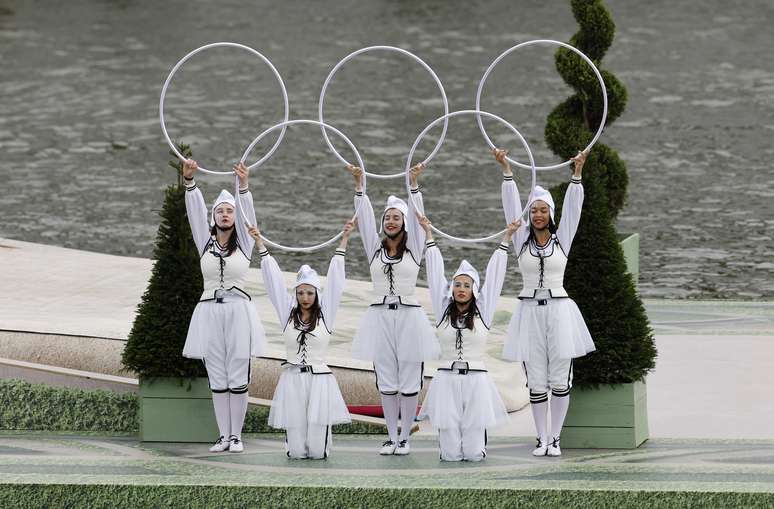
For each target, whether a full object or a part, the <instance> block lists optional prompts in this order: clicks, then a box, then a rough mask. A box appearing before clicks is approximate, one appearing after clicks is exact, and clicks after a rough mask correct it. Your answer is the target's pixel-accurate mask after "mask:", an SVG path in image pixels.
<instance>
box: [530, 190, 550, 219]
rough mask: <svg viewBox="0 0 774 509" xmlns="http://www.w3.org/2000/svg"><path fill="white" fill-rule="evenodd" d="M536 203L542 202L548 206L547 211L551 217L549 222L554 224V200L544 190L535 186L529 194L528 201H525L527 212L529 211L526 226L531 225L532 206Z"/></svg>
mask: <svg viewBox="0 0 774 509" xmlns="http://www.w3.org/2000/svg"><path fill="white" fill-rule="evenodd" d="M536 201H543V202H546V203H547V204H548V211H549V213H550V215H551V221H553V222H554V223H556V220H555V219H554V210H555V206H554V198H553V197H552V196H551V193H549V192H548V191H547V190H545V189H544V188H542V187H540V186H535V189H534V190H533V191H532V192H531V193H530V194H529V199H528V200H527V210H528V211H529V212H528V213H527V218H528V219H529V224H528V226H531V225H532V204H533V203H535V202H536Z"/></svg>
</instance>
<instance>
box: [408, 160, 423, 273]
mask: <svg viewBox="0 0 774 509" xmlns="http://www.w3.org/2000/svg"><path fill="white" fill-rule="evenodd" d="M424 169H425V165H424V164H423V163H419V164H417V165H414V166H413V167H412V168H411V169H410V170H409V183H410V186H409V187H410V188H411V195H410V196H409V202H408V217H407V218H406V235H408V238H407V239H406V245H407V246H408V248H409V251H411V252H412V253H413V254H414V257H415V258H416V259H417V261H419V260H421V259H422V252H423V251H424V249H425V230H424V228H423V227H422V226H421V225H420V224H419V220H418V217H419V216H424V215H425V203H424V201H423V199H422V191H420V190H419V182H418V179H419V174H420V173H422V170H424Z"/></svg>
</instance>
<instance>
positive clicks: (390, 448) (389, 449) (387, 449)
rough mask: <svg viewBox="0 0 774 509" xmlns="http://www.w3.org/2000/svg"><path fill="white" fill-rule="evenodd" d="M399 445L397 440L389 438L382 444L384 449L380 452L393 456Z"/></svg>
mask: <svg viewBox="0 0 774 509" xmlns="http://www.w3.org/2000/svg"><path fill="white" fill-rule="evenodd" d="M397 446H398V444H396V443H395V442H393V441H392V440H387V441H386V442H384V443H383V444H382V449H381V450H380V451H379V454H381V455H382V456H392V455H393V454H395V448H396V447H397Z"/></svg>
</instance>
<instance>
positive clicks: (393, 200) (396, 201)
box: [379, 194, 408, 233]
mask: <svg viewBox="0 0 774 509" xmlns="http://www.w3.org/2000/svg"><path fill="white" fill-rule="evenodd" d="M390 209H395V210H397V211H399V212H400V213H401V214H403V225H404V227H405V224H406V217H408V205H407V204H406V202H405V201H403V200H401V199H400V198H398V197H397V196H395V195H393V194H391V195H390V196H388V197H387V205H385V207H384V212H382V221H381V223H380V224H379V233H382V230H383V229H384V216H385V215H387V211H388V210H390Z"/></svg>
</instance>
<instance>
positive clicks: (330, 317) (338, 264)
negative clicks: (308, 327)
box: [320, 221, 355, 332]
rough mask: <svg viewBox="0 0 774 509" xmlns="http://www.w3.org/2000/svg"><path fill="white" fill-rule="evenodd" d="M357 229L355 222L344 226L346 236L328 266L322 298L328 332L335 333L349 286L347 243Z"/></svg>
mask: <svg viewBox="0 0 774 509" xmlns="http://www.w3.org/2000/svg"><path fill="white" fill-rule="evenodd" d="M354 229H355V222H354V221H347V223H346V224H345V225H344V235H342V236H341V242H340V243H339V247H338V248H336V253H334V255H333V258H331V263H330V264H329V265H328V281H327V283H326V284H325V288H324V289H323V294H322V296H321V298H320V307H321V308H322V314H323V320H324V321H325V326H326V327H327V328H328V331H331V332H332V331H333V328H334V327H335V323H336V313H337V312H338V310H339V304H340V303H341V295H342V294H343V293H344V287H345V286H346V284H347V274H346V271H345V267H344V265H345V264H344V260H345V258H344V257H345V256H346V254H347V243H348V242H349V235H350V234H351V233H352V231H353V230H354Z"/></svg>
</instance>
